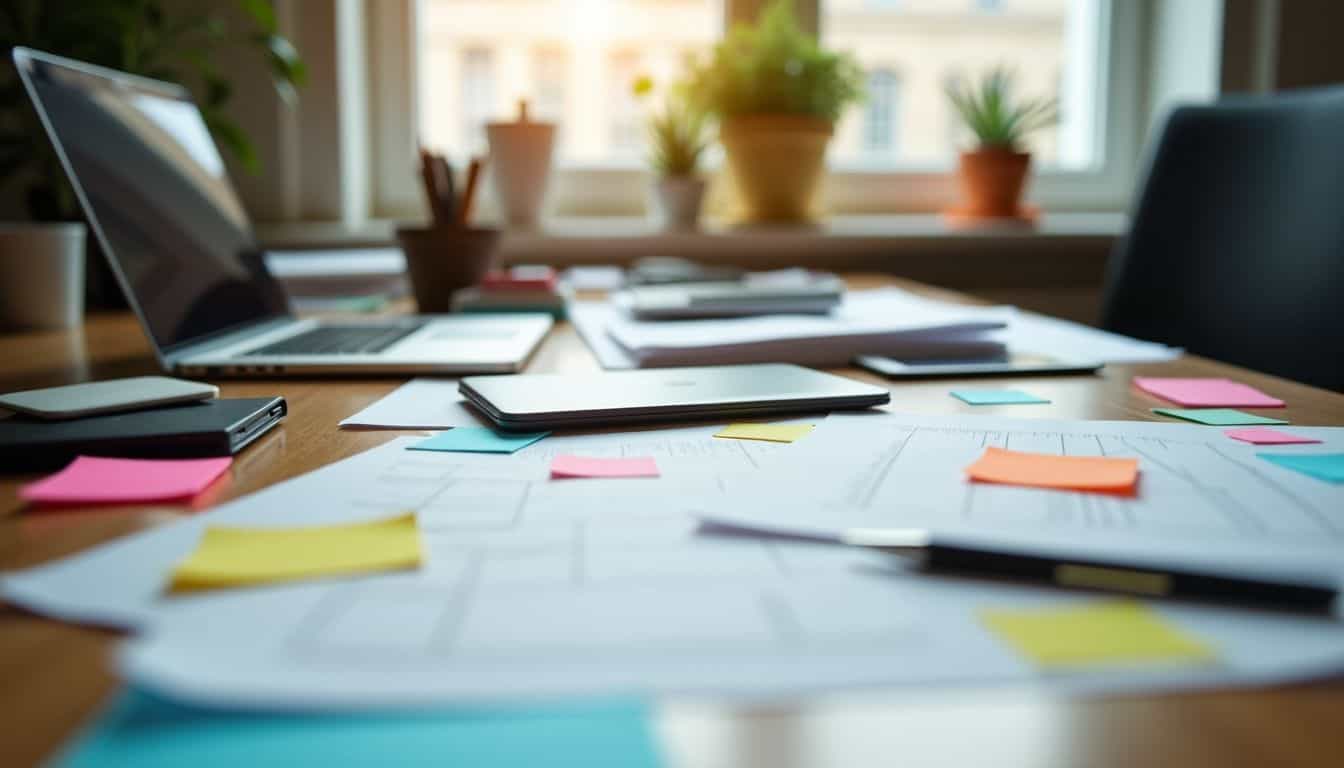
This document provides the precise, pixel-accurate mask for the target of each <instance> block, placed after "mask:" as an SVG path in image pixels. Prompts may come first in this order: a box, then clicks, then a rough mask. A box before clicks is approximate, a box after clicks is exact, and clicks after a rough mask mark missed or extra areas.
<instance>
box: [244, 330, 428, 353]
mask: <svg viewBox="0 0 1344 768" xmlns="http://www.w3.org/2000/svg"><path fill="white" fill-rule="evenodd" d="M420 328H421V326H420V325H376V326H371V325H324V326H321V327H319V328H314V329H313V330H311V331H306V332H304V333H300V334H299V335H297V336H291V337H289V338H287V339H281V340H280V341H277V342H275V343H274V344H268V345H266V346H264V347H259V348H257V349H254V350H252V351H250V352H248V353H246V354H245V355H244V357H253V356H257V355H376V354H378V353H379V352H382V351H383V350H384V349H387V348H388V347H390V346H392V345H393V344H396V343H397V342H398V341H401V340H402V339H404V338H406V337H407V336H409V335H411V334H412V333H415V332H416V331H418V330H420Z"/></svg>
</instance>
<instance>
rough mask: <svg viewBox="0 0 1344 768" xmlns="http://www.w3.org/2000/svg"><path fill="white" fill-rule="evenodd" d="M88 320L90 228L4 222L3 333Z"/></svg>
mask: <svg viewBox="0 0 1344 768" xmlns="http://www.w3.org/2000/svg"><path fill="white" fill-rule="evenodd" d="M83 320H84V225H83V224H80V223H77V222H64V223H55V224H37V223H30V222H15V223H8V224H0V330H7V331H17V330H42V329H45V330H51V329H60V328H73V327H75V326H77V325H79V324H80V323H81V322H83Z"/></svg>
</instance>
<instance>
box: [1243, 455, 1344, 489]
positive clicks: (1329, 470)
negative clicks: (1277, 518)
mask: <svg viewBox="0 0 1344 768" xmlns="http://www.w3.org/2000/svg"><path fill="white" fill-rule="evenodd" d="M1255 455H1256V456H1259V457H1260V458H1262V459H1264V460H1265V461H1269V462H1273V463H1275V464H1278V465H1279V466H1280V467H1283V468H1284V469H1291V470H1293V471H1294V472H1301V473H1302V474H1304V475H1310V476H1312V477H1314V478H1316V479H1317V480H1324V481H1326V482H1327V483H1344V453H1257V454H1255Z"/></svg>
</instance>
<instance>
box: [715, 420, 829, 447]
mask: <svg viewBox="0 0 1344 768" xmlns="http://www.w3.org/2000/svg"><path fill="white" fill-rule="evenodd" d="M811 431H812V425H811V424H754V423H750V422H742V423H740V424H729V425H728V426H726V427H724V428H723V429H722V430H720V431H719V432H718V433H717V434H716V435H714V436H715V437H728V438H732V439H734V440H769V441H770V442H772V443H792V442H793V441H794V440H797V439H798V438H800V437H802V436H803V435H806V434H807V433H808V432H811Z"/></svg>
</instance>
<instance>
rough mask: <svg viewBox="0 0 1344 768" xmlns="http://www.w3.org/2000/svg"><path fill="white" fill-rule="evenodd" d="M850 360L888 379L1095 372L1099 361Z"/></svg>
mask: <svg viewBox="0 0 1344 768" xmlns="http://www.w3.org/2000/svg"><path fill="white" fill-rule="evenodd" d="M854 362H856V363H858V364H859V365H860V366H862V367H864V368H867V369H868V370H870V371H873V372H874V373H880V374H882V375H883V376H886V377H887V378H889V379H938V378H963V377H970V376H1057V375H1063V374H1070V373H1095V372H1096V371H1098V370H1101V367H1102V364H1101V363H1099V362H1097V361H1095V360H1061V359H1059V358H1053V357H1049V356H1047V355H1033V354H1028V353H1012V352H1010V353H1006V354H1004V355H1003V356H1001V357H996V358H991V359H978V360H975V359H973V360H939V359H931V360H894V359H892V358H890V357H860V358H857V359H856V360H855V361H854Z"/></svg>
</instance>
